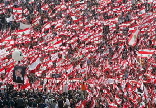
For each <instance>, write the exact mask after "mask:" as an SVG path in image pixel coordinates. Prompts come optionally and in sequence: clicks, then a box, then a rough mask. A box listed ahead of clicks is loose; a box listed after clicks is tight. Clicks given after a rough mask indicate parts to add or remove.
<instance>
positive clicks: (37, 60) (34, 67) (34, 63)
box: [28, 58, 41, 70]
mask: <svg viewBox="0 0 156 108" xmlns="http://www.w3.org/2000/svg"><path fill="white" fill-rule="evenodd" d="M40 63H41V61H40V58H37V59H36V61H35V62H33V63H32V64H31V65H29V66H28V70H34V69H36V67H37V66H38V65H39V64H40Z"/></svg>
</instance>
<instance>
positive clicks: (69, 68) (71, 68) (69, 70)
mask: <svg viewBox="0 0 156 108" xmlns="http://www.w3.org/2000/svg"><path fill="white" fill-rule="evenodd" d="M72 71H73V65H69V66H68V67H67V73H68V74H69V73H71V72H72Z"/></svg>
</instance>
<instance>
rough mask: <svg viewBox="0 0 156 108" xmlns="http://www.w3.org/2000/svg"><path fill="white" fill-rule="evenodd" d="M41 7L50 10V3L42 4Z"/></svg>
mask: <svg viewBox="0 0 156 108" xmlns="http://www.w3.org/2000/svg"><path fill="white" fill-rule="evenodd" d="M41 9H42V10H45V11H46V10H48V9H49V6H48V4H44V5H42V6H41Z"/></svg>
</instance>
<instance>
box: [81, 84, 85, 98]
mask: <svg viewBox="0 0 156 108" xmlns="http://www.w3.org/2000/svg"><path fill="white" fill-rule="evenodd" d="M81 90H82V92H83V94H84V98H86V85H85V82H83V83H82V85H81Z"/></svg>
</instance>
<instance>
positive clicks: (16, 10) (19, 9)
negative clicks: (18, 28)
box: [13, 8, 22, 15]
mask: <svg viewBox="0 0 156 108" xmlns="http://www.w3.org/2000/svg"><path fill="white" fill-rule="evenodd" d="M13 13H14V14H18V15H19V14H22V8H13Z"/></svg>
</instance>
